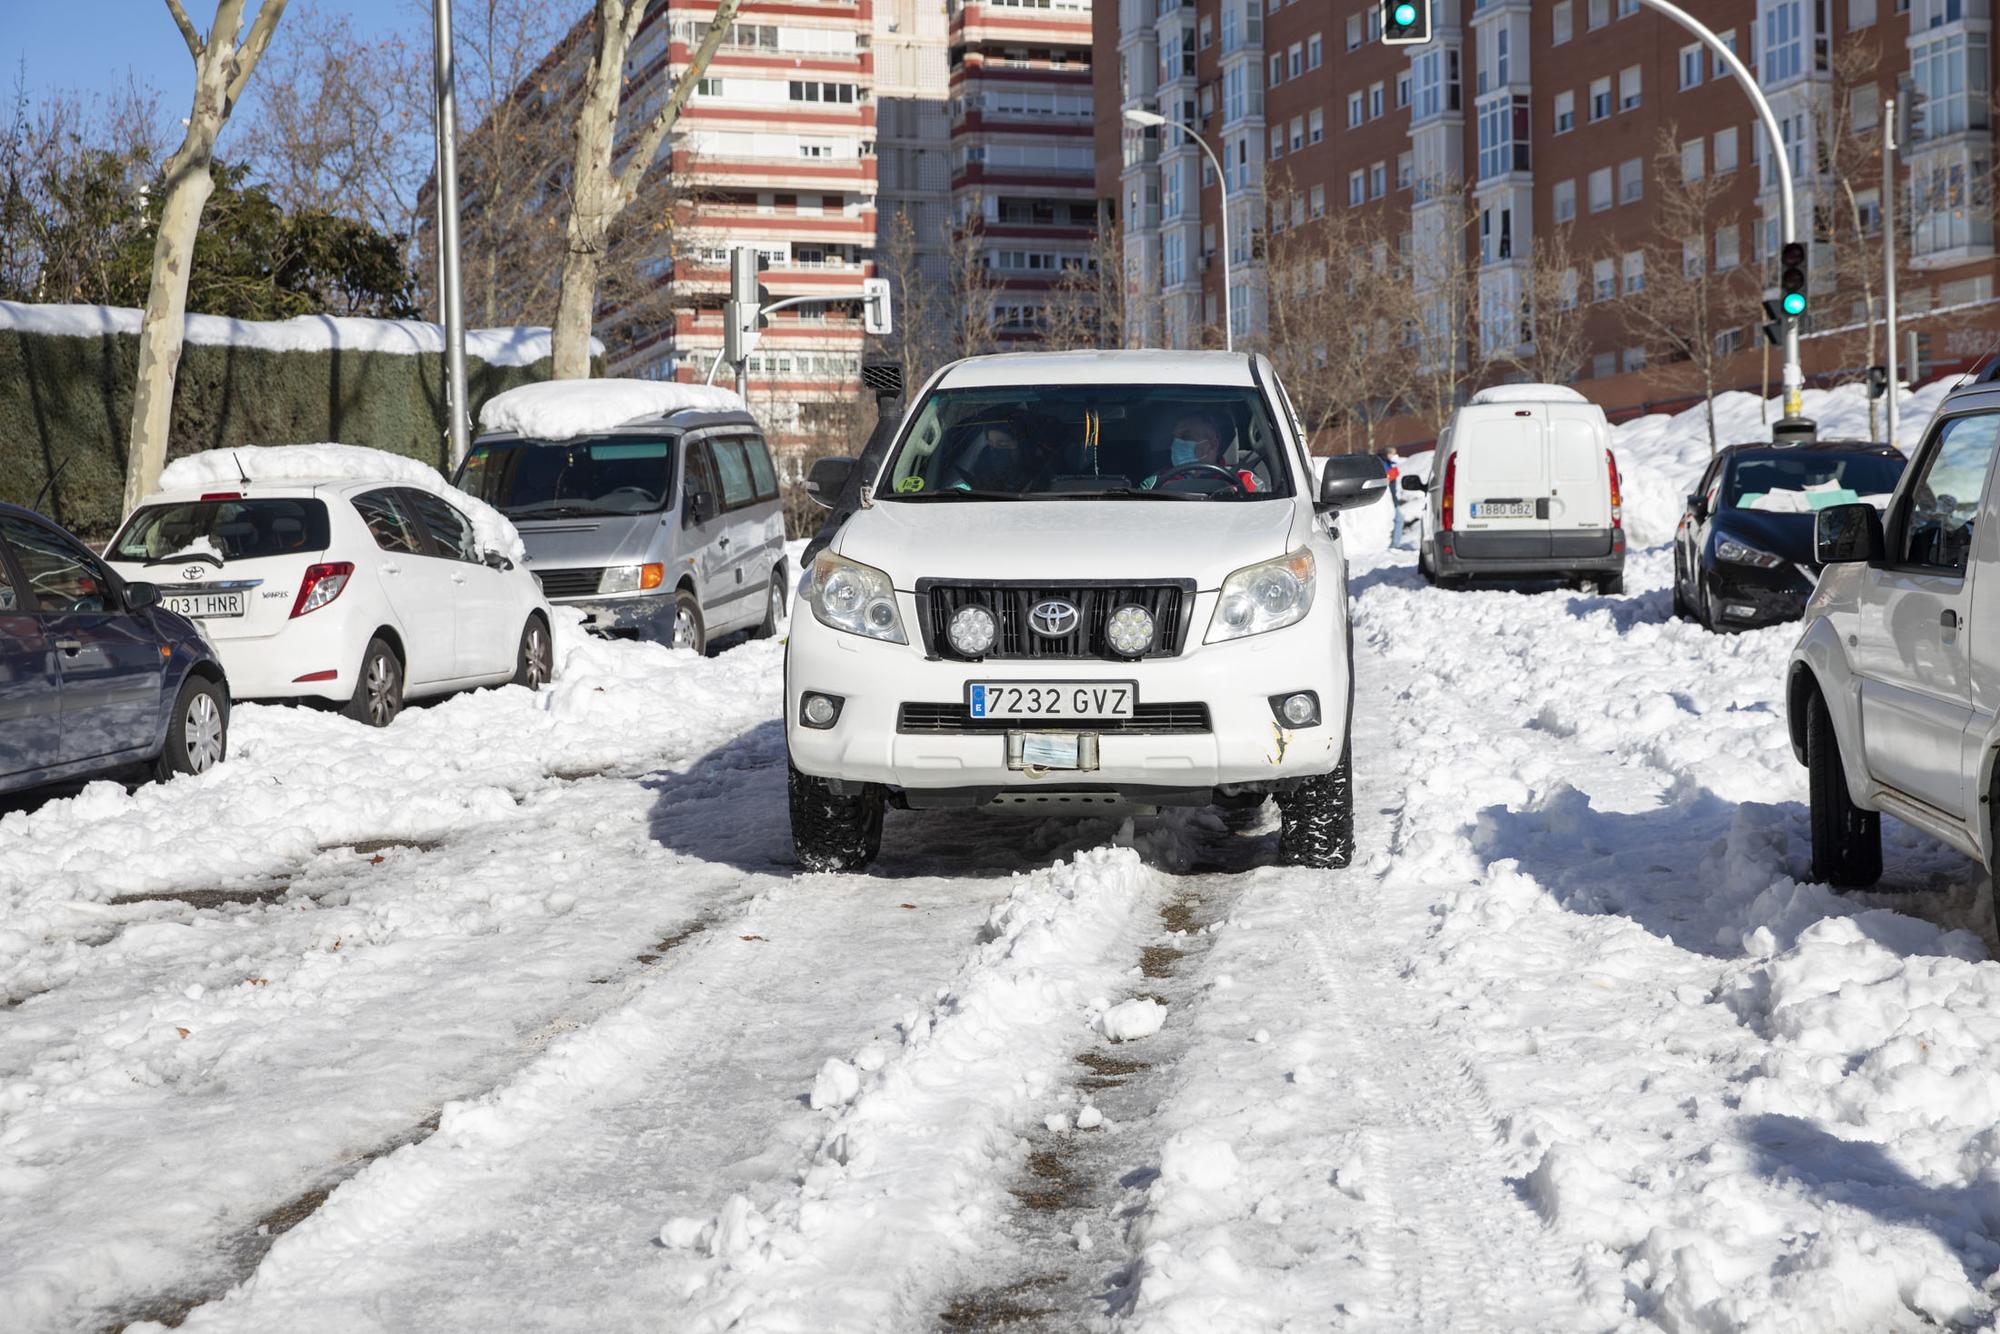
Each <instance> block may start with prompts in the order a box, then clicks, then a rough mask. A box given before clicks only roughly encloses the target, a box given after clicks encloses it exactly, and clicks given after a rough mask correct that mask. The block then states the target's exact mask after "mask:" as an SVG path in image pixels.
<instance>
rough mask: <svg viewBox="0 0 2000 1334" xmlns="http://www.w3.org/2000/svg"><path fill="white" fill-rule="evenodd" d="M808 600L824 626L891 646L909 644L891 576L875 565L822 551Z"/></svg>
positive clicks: (814, 566)
mask: <svg viewBox="0 0 2000 1334" xmlns="http://www.w3.org/2000/svg"><path fill="white" fill-rule="evenodd" d="M806 600H807V601H808V602H810V603H811V604H812V609H813V615H814V616H815V617H816V618H817V619H818V620H819V623H820V624H821V625H830V626H832V627H833V628H834V629H836V630H845V631H846V632H847V633H848V634H850V635H865V636H866V637H868V638H869V639H880V640H883V641H885V642H887V643H891V644H907V643H909V642H910V640H909V637H908V636H907V635H905V634H904V633H903V614H902V612H900V611H898V610H897V609H896V590H895V588H894V587H893V586H892V585H891V584H890V583H889V576H888V575H886V574H884V573H882V572H881V571H880V570H878V569H876V568H875V567H874V566H872V565H863V564H862V563H861V562H860V561H853V560H848V559H847V558H846V557H844V556H836V555H834V554H833V553H832V552H831V551H822V552H820V553H819V555H818V556H817V557H816V558H815V559H814V560H813V568H812V578H811V579H810V580H808V581H807V583H806Z"/></svg>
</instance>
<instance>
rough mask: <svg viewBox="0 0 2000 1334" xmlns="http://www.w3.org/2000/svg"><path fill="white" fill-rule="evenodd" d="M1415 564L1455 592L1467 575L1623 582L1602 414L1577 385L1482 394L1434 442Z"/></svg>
mask: <svg viewBox="0 0 2000 1334" xmlns="http://www.w3.org/2000/svg"><path fill="white" fill-rule="evenodd" d="M1403 485H1404V486H1405V487H1406V488H1408V489H1410V490H1413V491H1428V492H1429V503H1428V504H1427V506H1426V507H1425V514H1424V528H1423V537H1422V541H1421V545H1420V547H1419V550H1418V556H1417V564H1418V566H1419V568H1421V569H1422V571H1423V574H1424V578H1425V579H1427V580H1429V581H1430V582H1431V583H1434V584H1438V585H1442V586H1455V585H1458V584H1461V583H1464V582H1465V581H1466V580H1468V579H1474V578H1498V579H1566V580H1571V581H1574V582H1575V583H1577V584H1579V585H1582V584H1586V583H1588V584H1595V585H1596V586H1597V589H1598V591H1600V592H1603V593H1619V592H1622V591H1623V590H1624V586H1625V529H1624V523H1623V514H1622V512H1621V505H1620V498H1619V494H1618V461H1617V459H1616V458H1614V457H1613V456H1612V453H1611V426H1610V423H1608V422H1607V421H1605V420H1604V410H1603V409H1602V408H1600V407H1598V406H1597V405H1596V404H1595V403H1592V402H1590V401H1589V400H1588V399H1586V398H1584V396H1583V395H1582V394H1579V393H1577V392H1576V391H1575V390H1574V389H1568V388H1565V387H1564V386H1562V385H1555V384H1510V385H1499V386H1496V387H1494V388H1492V389H1484V390H1481V391H1480V392H1479V393H1477V394H1474V395H1473V396H1472V400H1471V401H1470V402H1469V403H1467V404H1466V405H1465V406H1464V407H1462V408H1460V409H1459V410H1458V411H1457V412H1454V413H1453V414H1452V416H1451V420H1450V421H1449V422H1447V423H1446V425H1445V428H1444V433H1443V434H1442V435H1440V436H1439V437H1438V445H1437V457H1436V460H1435V461H1434V462H1433V463H1432V465H1431V475H1430V479H1429V481H1428V482H1426V481H1424V480H1422V479H1420V478H1416V477H1406V478H1405V479H1404V481H1403Z"/></svg>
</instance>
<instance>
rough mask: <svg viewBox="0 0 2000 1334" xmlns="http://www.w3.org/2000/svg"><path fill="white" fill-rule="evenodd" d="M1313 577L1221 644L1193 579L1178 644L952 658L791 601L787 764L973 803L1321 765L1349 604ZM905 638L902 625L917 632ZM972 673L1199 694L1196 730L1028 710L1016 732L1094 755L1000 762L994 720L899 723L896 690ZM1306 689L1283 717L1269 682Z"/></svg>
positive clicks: (932, 701) (1332, 727)
mask: <svg viewBox="0 0 2000 1334" xmlns="http://www.w3.org/2000/svg"><path fill="white" fill-rule="evenodd" d="M1339 592H1340V590H1339V589H1338V587H1337V586H1336V587H1332V588H1328V587H1322V589H1321V590H1320V596H1319V597H1318V598H1316V599H1315V601H1314V604H1313V608H1312V611H1311V612H1310V613H1309V614H1308V615H1307V616H1306V618H1305V619H1304V620H1303V621H1301V622H1299V623H1298V624H1296V625H1291V626H1287V627H1285V628H1284V629H1282V630H1275V631H1271V632H1269V633H1267V634H1262V635H1255V636H1252V637H1250V638H1248V639H1240V640H1235V641H1232V642H1229V643H1224V644H1203V643H1202V642H1201V640H1202V638H1203V636H1204V635H1205V634H1206V633H1207V630H1208V624H1209V618H1210V615H1211V614H1212V613H1213V611H1214V609H1215V602H1216V594H1215V593H1214V592H1213V591H1210V592H1206V593H1198V594H1196V596H1195V600H1194V612H1193V616H1192V618H1191V620H1190V623H1189V627H1188V644H1187V645H1186V646H1185V647H1184V648H1183V649H1182V651H1181V653H1180V654H1179V656H1177V657H1173V658H1157V659H1147V660H1144V661H1139V662H1121V661H1110V660H1106V659H1101V658H1075V659H1062V660H1044V659H1036V660H1028V661H988V662H984V663H971V662H960V661H957V660H954V659H929V658H926V657H925V656H924V650H923V646H922V644H921V643H911V644H888V643H883V642H881V641H879V640H872V639H867V638H864V637H862V636H859V635H851V634H847V633H845V632H844V631H839V630H834V629H831V628H829V627H827V626H825V625H822V624H821V623H820V622H819V621H818V619H817V618H816V617H814V615H813V613H812V609H811V608H810V607H809V606H807V605H805V604H804V603H801V604H800V605H799V607H798V610H797V614H796V615H794V616H793V618H792V622H791V636H790V640H789V643H788V644H787V647H786V654H785V738H786V742H787V745H788V747H789V749H790V752H791V759H792V763H793V764H794V765H796V766H797V767H798V768H799V770H800V771H801V772H803V773H807V774H810V775H813V776H814V777H818V778H829V779H834V780H840V781H846V782H855V783H881V784H884V785H886V786H888V787H890V788H893V789H898V790H900V791H901V793H902V794H903V795H904V796H905V798H906V799H907V801H908V803H909V804H911V805H918V806H922V805H940V804H969V803H973V802H977V801H980V800H984V799H990V798H991V797H992V796H993V795H996V794H998V793H1001V792H1005V793H1007V794H1008V795H1010V796H1012V795H1017V794H1019V793H1022V792H1049V793H1054V792H1065V793H1074V792H1096V793H1115V794H1118V795H1122V796H1126V797H1129V798H1130V799H1133V800H1140V801H1148V802H1152V803H1154V804H1169V803H1174V802H1182V801H1195V800H1206V799H1207V796H1208V794H1210V793H1212V792H1213V790H1214V789H1215V788H1217V787H1238V786H1253V785H1261V784H1277V785H1279V786H1288V785H1289V783H1290V781H1291V780H1296V779H1300V778H1306V777H1311V776H1314V775H1318V774H1325V773H1330V772H1331V771H1332V770H1333V769H1334V768H1335V766H1337V765H1338V764H1339V762H1340V757H1341V752H1342V750H1343V748H1344V747H1345V744H1346V740H1347V714H1348V699H1349V678H1348V660H1347V649H1346V633H1347V608H1346V605H1345V602H1344V599H1342V598H1341V597H1340V596H1339V595H1338V594H1339ZM896 600H897V603H898V605H899V607H900V609H901V611H902V615H903V624H904V626H905V627H906V628H907V629H910V630H912V631H914V629H915V627H916V623H917V622H916V612H917V609H916V605H915V599H914V598H913V597H912V596H911V595H910V594H908V593H906V592H898V593H897V595H896ZM913 637H914V636H913ZM971 681H1083V682H1127V681H1130V682H1136V683H1137V691H1138V694H1137V699H1138V703H1139V704H1141V705H1161V704H1200V705H1204V706H1206V709H1207V712H1208V727H1207V730H1206V731H1173V732H1148V731H1142V730H1136V729H1133V728H1130V727H1128V728H1127V729H1125V730H1118V731H1104V730H1099V729H1097V728H1093V727H1092V726H1091V724H1090V723H1089V722H1088V721H1066V720H1065V721H1057V720H1050V721H1047V722H1039V723H1036V722H1026V721H1023V722H1021V723H1018V724H1016V725H1015V730H1020V731H1024V732H1057V733H1060V732H1081V733H1090V734H1093V735H1095V736H1096V738H1097V767H1096V768H1095V769H1094V770H1071V769H1056V770H1043V771H1040V772H1036V771H1033V770H1027V769H1019V768H1011V767H1009V765H1008V762H1007V749H1008V748H1007V732H1008V730H1009V729H1007V728H1005V727H1001V728H997V729H994V730H980V731H966V732H957V731H936V730H929V729H925V730H921V731H917V730H910V731H906V730H902V728H901V726H900V723H901V717H902V715H901V710H902V706H903V705H905V704H929V705H963V703H964V700H965V697H966V685H967V683H968V682H971ZM1307 690H1309V691H1312V692H1313V693H1314V694H1315V695H1316V696H1317V697H1318V700H1319V722H1318V723H1317V724H1315V725H1312V726H1308V727H1286V726H1281V725H1280V724H1279V722H1278V719H1277V716H1276V714H1275V713H1274V712H1273V709H1272V704H1271V697H1272V696H1274V695H1275V696H1284V695H1287V694H1291V693H1295V692H1298V691H1307ZM808 691H812V692H817V693H823V694H827V695H832V696H836V697H838V698H839V699H840V701H841V705H840V714H839V717H838V718H837V719H836V720H835V721H834V723H833V725H832V726H831V727H827V728H823V729H822V728H813V727H808V726H806V725H805V724H804V723H803V721H802V720H801V718H800V707H801V700H802V697H803V696H804V694H805V693H806V692H808Z"/></svg>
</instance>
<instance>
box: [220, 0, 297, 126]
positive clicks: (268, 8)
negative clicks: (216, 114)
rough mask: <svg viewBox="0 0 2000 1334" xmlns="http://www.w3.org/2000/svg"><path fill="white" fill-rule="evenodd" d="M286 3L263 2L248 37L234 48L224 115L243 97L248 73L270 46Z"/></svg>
mask: <svg viewBox="0 0 2000 1334" xmlns="http://www.w3.org/2000/svg"><path fill="white" fill-rule="evenodd" d="M286 3H287V0H263V3H262V4H260V5H259V6H258V7H257V17H256V18H254V19H252V20H251V21H250V35H249V36H248V37H246V38H244V39H243V44H242V45H241V46H239V47H237V48H236V69H235V71H234V72H233V73H232V74H231V75H230V78H229V92H228V95H227V98H226V101H225V103H224V108H223V114H224V115H228V114H229V111H230V110H231V109H233V108H234V107H235V106H236V100H237V99H238V98H240V97H242V96H243V90H244V88H245V87H247V86H248V85H249V83H250V72H251V71H252V70H254V69H256V68H257V62H258V61H259V60H261V59H263V57H264V49H265V48H266V47H268V46H270V44H271V34H272V32H273V31H275V30H276V29H277V26H278V20H279V19H281V18H283V17H284V16H285V5H286Z"/></svg>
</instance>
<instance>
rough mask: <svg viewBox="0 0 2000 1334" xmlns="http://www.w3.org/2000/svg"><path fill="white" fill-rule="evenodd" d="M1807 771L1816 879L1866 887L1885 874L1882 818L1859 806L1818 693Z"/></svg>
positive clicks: (1808, 722)
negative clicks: (1841, 762)
mask: <svg viewBox="0 0 2000 1334" xmlns="http://www.w3.org/2000/svg"><path fill="white" fill-rule="evenodd" d="M1806 773H1807V779H1808V783H1809V785H1810V788H1811V792H1812V873H1813V878H1814V879H1815V880H1822V881H1825V882H1826V883H1827V884H1829V885H1832V886H1834V887H1836V888H1838V889H1866V888H1867V887H1868V886H1870V885H1872V884H1874V883H1875V882H1876V881H1877V880H1880V879H1881V878H1882V817H1881V816H1880V815H1878V814H1877V813H1876V812H1874V811H1864V810H1862V809H1861V808H1860V807H1859V806H1856V805H1855V804H1854V798H1853V797H1851V796H1850V795H1849V794H1848V791H1847V774H1846V772H1845V771H1844V770H1843V769H1842V768H1841V764H1840V742H1839V739H1838V738H1837V737H1835V735H1834V731H1833V715H1832V714H1831V713H1829V712H1828V711H1827V707H1826V700H1825V699H1823V698H1821V697H1820V696H1819V695H1817V694H1815V695H1814V696H1813V701H1812V711H1811V713H1809V714H1808V715H1807V717H1806Z"/></svg>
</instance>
